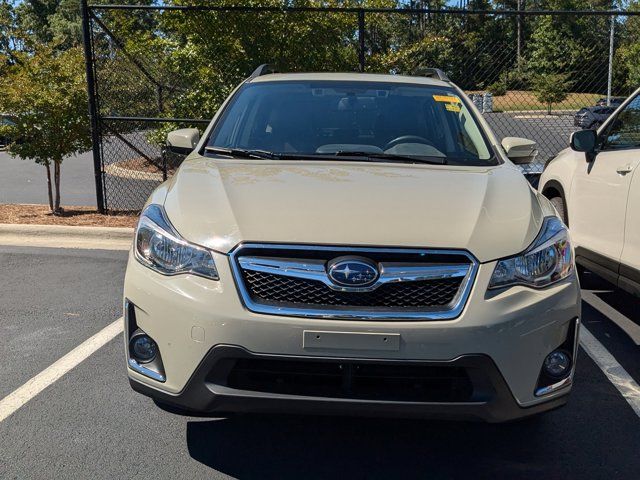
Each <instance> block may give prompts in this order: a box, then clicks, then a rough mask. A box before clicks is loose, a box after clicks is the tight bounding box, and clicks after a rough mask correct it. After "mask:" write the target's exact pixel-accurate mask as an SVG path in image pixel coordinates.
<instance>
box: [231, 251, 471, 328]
mask: <svg viewBox="0 0 640 480" xmlns="http://www.w3.org/2000/svg"><path fill="white" fill-rule="evenodd" d="M230 262H231V267H232V270H233V274H234V278H235V281H236V284H237V286H238V292H239V294H240V296H241V298H242V301H243V303H244V305H245V306H246V307H247V308H248V309H249V310H250V311H252V312H256V313H262V314H268V315H280V316H282V315H284V316H303V317H311V318H336V319H366V320H370V319H380V320H449V319H453V318H456V317H458V316H459V315H460V313H461V312H462V309H463V308H464V304H465V302H466V301H467V298H468V296H469V293H470V291H471V287H472V285H473V281H474V279H475V275H476V271H477V262H476V260H475V259H474V258H473V257H472V256H471V255H470V254H469V253H467V252H464V251H457V250H422V249H409V248H406V249H404V248H389V249H386V248H367V247H332V246H308V245H272V244H244V245H241V246H240V247H238V248H237V249H235V250H234V251H233V252H232V253H231V255H230ZM363 265H364V271H365V273H366V275H365V274H362V272H363V270H362V268H361V267H362V266H363ZM367 268H369V269H370V270H369V271H367V270H366V269H367ZM371 270H373V271H374V272H375V273H374V275H369V273H370V271H371ZM336 272H339V274H340V275H344V277H338V278H336V276H335V275H336ZM345 272H347V273H345ZM348 272H352V275H353V276H352V277H351V280H355V282H353V283H352V284H345V283H341V281H340V280H344V279H348V278H349V275H350V273H348ZM353 272H355V273H353ZM361 274H362V275H364V276H360V277H359V275H361ZM367 275H369V276H368V277H367ZM363 278H364V281H361V280H362V279H363Z"/></svg>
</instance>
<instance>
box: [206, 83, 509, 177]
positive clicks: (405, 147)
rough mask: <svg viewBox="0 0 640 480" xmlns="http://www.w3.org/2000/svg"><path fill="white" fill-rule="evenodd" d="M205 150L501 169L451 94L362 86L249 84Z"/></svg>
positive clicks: (431, 88)
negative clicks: (396, 159) (394, 159)
mask: <svg viewBox="0 0 640 480" xmlns="http://www.w3.org/2000/svg"><path fill="white" fill-rule="evenodd" d="M207 149H208V150H209V152H216V151H217V152H218V153H219V152H220V150H216V149H228V150H232V149H233V150H234V151H236V152H237V151H239V150H242V151H247V150H250V151H259V152H262V153H265V152H269V153H273V154H276V155H277V154H283V155H285V154H286V155H287V157H291V154H293V155H296V154H299V155H301V156H304V157H307V156H310V157H311V158H313V157H315V156H322V157H323V158H325V157H327V156H331V155H334V156H336V158H337V157H338V156H345V157H346V156H369V157H371V158H377V159H379V161H384V158H392V157H394V156H398V157H403V158H408V159H411V158H414V157H415V158H432V159H437V160H439V162H437V163H447V164H458V165H481V166H485V165H495V164H496V163H497V161H496V159H495V157H494V156H493V154H492V151H491V149H490V148H489V146H488V143H487V141H486V139H485V137H484V135H483V134H482V132H481V130H480V127H479V126H478V124H477V123H476V121H475V118H474V117H473V115H472V114H471V113H470V111H469V110H468V109H467V107H466V105H465V102H464V101H463V100H462V99H461V98H460V97H459V96H458V95H457V94H456V93H455V91H454V90H453V89H451V88H442V87H436V86H427V85H424V86H423V85H411V84H402V83H373V82H361V81H355V82H341V81H331V82H327V81H291V82H285V81H282V82H280V81H278V82H257V83H253V84H252V83H248V84H246V85H244V86H243V87H242V88H241V89H240V90H239V91H238V93H237V94H236V95H235V96H234V97H233V99H232V100H231V102H230V104H229V105H228V106H227V108H226V109H225V111H224V112H223V115H222V117H221V119H220V120H219V121H218V122H217V124H216V126H215V128H214V130H213V132H212V133H211V136H210V137H209V140H208V143H207Z"/></svg>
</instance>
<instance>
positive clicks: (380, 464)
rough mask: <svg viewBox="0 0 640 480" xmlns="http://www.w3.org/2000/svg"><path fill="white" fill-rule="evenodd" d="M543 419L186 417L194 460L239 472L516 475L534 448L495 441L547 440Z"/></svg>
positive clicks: (268, 475)
mask: <svg viewBox="0 0 640 480" xmlns="http://www.w3.org/2000/svg"><path fill="white" fill-rule="evenodd" d="M546 421H547V419H545V418H538V419H530V420H524V421H520V422H516V423H512V424H504V425H489V424H479V423H455V422H435V421H433V422H428V421H421V420H413V421H412V420H393V419H372V418H369V419H367V418H342V417H311V416H308V417H307V416H280V415H278V416H259V415H241V416H236V417H230V418H226V419H217V420H209V421H193V422H189V423H188V426H187V443H188V448H189V453H190V454H191V456H192V457H193V458H194V459H195V460H198V461H200V462H201V463H203V464H205V465H208V466H209V467H212V468H214V469H215V470H218V471H221V472H224V473H226V474H228V475H231V476H233V477H236V478H259V479H305V480H306V479H321V478H323V479H326V478H367V479H369V478H381V479H382V478H385V479H389V478H451V476H452V475H455V476H456V477H457V476H467V475H468V476H469V478H474V479H477V478H484V476H485V475H486V476H487V477H493V478H496V476H497V477H499V478H502V474H504V473H505V471H508V472H511V473H512V474H514V475H516V476H517V475H518V473H522V472H523V471H526V470H531V469H535V467H534V466H532V464H531V461H532V459H533V458H532V457H535V456H536V455H535V454H534V453H532V452H528V451H526V450H520V451H519V452H514V450H513V449H510V451H508V450H504V451H503V452H496V447H498V448H502V447H504V446H506V445H517V444H518V443H519V442H521V439H522V436H523V435H526V436H527V441H528V442H532V443H534V444H544V437H545V433H544V431H545V428H544V427H543V425H544V424H545V423H546ZM496 440H497V441H498V443H497V444H496ZM496 454H498V455H497V456H498V458H497V459H496ZM496 460H497V461H496ZM479 467H480V468H479ZM538 473H541V472H538ZM479 474H480V475H479ZM547 478H553V477H547Z"/></svg>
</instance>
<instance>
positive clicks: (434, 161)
mask: <svg viewBox="0 0 640 480" xmlns="http://www.w3.org/2000/svg"><path fill="white" fill-rule="evenodd" d="M334 155H335V156H337V157H363V158H367V159H369V160H372V161H373V160H390V161H397V162H402V163H427V164H429V165H446V164H447V159H446V158H444V157H434V156H426V155H415V156H414V155H398V154H395V153H376V152H357V151H349V150H340V151H338V152H336V153H335V154H334Z"/></svg>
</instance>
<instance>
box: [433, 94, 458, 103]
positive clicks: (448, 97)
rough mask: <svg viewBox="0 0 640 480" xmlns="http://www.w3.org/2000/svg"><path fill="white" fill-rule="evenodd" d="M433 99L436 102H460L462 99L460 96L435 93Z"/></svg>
mask: <svg viewBox="0 0 640 480" xmlns="http://www.w3.org/2000/svg"><path fill="white" fill-rule="evenodd" d="M433 99H434V100H435V101H436V102H445V103H460V99H459V98H458V97H454V96H452V95H434V96H433Z"/></svg>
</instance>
